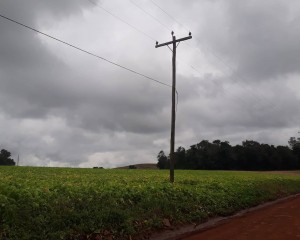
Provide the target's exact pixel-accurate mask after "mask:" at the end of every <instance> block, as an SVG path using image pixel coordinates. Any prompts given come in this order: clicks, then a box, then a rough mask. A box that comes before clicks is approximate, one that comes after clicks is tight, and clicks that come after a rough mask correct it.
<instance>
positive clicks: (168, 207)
mask: <svg viewBox="0 0 300 240" xmlns="http://www.w3.org/2000/svg"><path fill="white" fill-rule="evenodd" d="M0 176H1V178H0V239H30V240H34V239H50V240H51V239H55V240H56V239H106V238H107V239H111V238H115V239H123V238H124V239H128V236H135V235H136V234H137V233H147V232H149V231H153V230H156V229H161V228H163V227H164V224H163V221H164V219H168V220H169V221H170V222H171V224H172V225H177V224H185V223H200V222H203V221H206V220H207V219H208V218H211V217H215V216H226V215H230V214H233V213H234V212H236V211H238V210H241V209H245V208H248V207H251V206H255V205H258V204H260V203H262V202H266V201H269V200H273V199H276V198H279V197H283V196H287V195H290V194H293V193H298V192H300V175H286V174H276V173H272V174H267V173H253V172H230V171H176V172H175V179H176V182H175V183H174V184H170V183H169V182H168V171H160V170H102V169H70V168H69V169H68V168H32V167H0ZM100 237H101V238H100Z"/></svg>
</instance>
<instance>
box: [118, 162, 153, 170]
mask: <svg viewBox="0 0 300 240" xmlns="http://www.w3.org/2000/svg"><path fill="white" fill-rule="evenodd" d="M115 169H158V168H157V166H156V163H141V164H132V165H128V166H124V167H117V168H115Z"/></svg>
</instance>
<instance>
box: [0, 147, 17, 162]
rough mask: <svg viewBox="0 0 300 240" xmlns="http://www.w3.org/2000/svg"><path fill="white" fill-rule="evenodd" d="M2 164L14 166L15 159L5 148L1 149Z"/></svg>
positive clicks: (0, 159)
mask: <svg viewBox="0 0 300 240" xmlns="http://www.w3.org/2000/svg"><path fill="white" fill-rule="evenodd" d="M0 165H4V166H14V165H16V163H15V161H14V160H13V159H12V158H11V153H10V152H9V151H7V150H5V149H2V150H1V151H0Z"/></svg>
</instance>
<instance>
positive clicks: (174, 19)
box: [150, 0, 189, 32]
mask: <svg viewBox="0 0 300 240" xmlns="http://www.w3.org/2000/svg"><path fill="white" fill-rule="evenodd" d="M150 2H152V3H153V4H154V5H155V6H156V7H157V8H159V9H160V10H161V11H162V12H164V13H165V14H166V15H167V16H168V17H169V18H171V19H172V20H173V21H175V22H176V23H177V24H178V25H180V26H181V27H183V28H184V29H185V30H186V31H187V32H189V30H188V29H187V28H186V27H185V26H184V25H183V24H181V23H180V22H178V21H177V19H176V18H174V17H172V16H171V15H170V14H169V13H168V12H167V11H165V10H164V9H162V8H161V7H160V6H159V5H158V4H157V3H156V2H154V1H152V0H150Z"/></svg>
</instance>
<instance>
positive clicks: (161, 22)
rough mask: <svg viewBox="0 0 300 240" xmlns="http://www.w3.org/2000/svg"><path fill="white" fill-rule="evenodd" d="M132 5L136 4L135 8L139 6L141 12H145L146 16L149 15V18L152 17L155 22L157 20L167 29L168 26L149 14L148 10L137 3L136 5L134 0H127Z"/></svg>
mask: <svg viewBox="0 0 300 240" xmlns="http://www.w3.org/2000/svg"><path fill="white" fill-rule="evenodd" d="M129 1H130V2H131V3H132V4H133V5H134V6H136V7H137V8H139V9H140V10H141V11H142V12H144V13H146V14H147V15H148V16H150V17H151V18H153V19H154V20H155V21H156V22H158V23H159V24H160V25H162V26H163V27H164V28H166V29H168V30H169V27H168V26H166V25H165V24H163V23H162V22H161V21H159V20H158V19H157V18H156V17H154V16H153V15H152V14H150V13H149V12H147V11H145V10H144V9H143V8H142V7H140V6H139V5H137V4H136V3H135V2H134V1H132V0H129Z"/></svg>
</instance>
